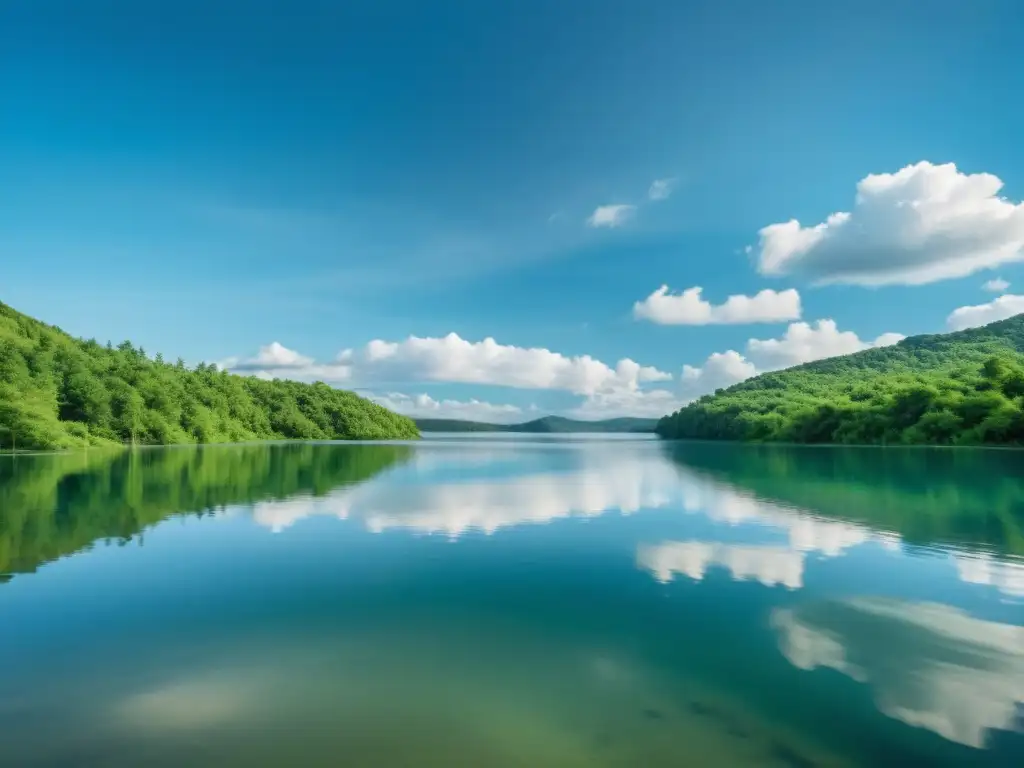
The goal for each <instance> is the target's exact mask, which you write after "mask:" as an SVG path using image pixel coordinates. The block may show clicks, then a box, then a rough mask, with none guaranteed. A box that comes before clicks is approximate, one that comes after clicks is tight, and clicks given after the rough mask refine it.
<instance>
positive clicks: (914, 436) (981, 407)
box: [657, 315, 1024, 445]
mask: <svg viewBox="0 0 1024 768" xmlns="http://www.w3.org/2000/svg"><path fill="white" fill-rule="evenodd" d="M657 432H658V434H659V435H661V436H663V437H667V438H687V439H710V440H750V441H762V442H790V443H848V444H889V443H903V444H939V445H942V444H946V445H949V444H957V445H972V444H986V445H1024V315H1018V316H1017V317H1013V318H1010V319H1009V320H1003V321H1000V322H998V323H992V324H991V325H987V326H985V327H983V328H972V329H970V330H967V331H960V332H957V333H948V334H938V335H928V336H912V337H910V338H908V339H904V340H903V341H901V342H900V343H899V344H896V345H893V346H890V347H882V348H878V349H869V350H866V351H864V352H858V353H856V354H852V355H844V356H842V357H833V358H829V359H827V360H819V361H816V362H813V363H807V364H805V365H800V366H797V367H795V368H789V369H787V370H784V371H776V372H773V373H766V374H763V375H761V376H756V377H754V378H752V379H748V380H747V381H744V382H742V383H740V384H736V385H735V386H732V387H729V388H728V389H723V390H719V391H718V392H716V393H715V394H713V395H707V396H705V397H702V398H701V399H700V400H697V401H696V402H693V403H691V404H690V405H688V406H686V407H685V408H683V409H681V410H679V411H677V412H676V413H674V414H672V415H671V416H666V417H665V418H663V419H661V421H659V422H658V427H657Z"/></svg>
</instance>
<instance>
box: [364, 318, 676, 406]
mask: <svg viewBox="0 0 1024 768" xmlns="http://www.w3.org/2000/svg"><path fill="white" fill-rule="evenodd" d="M355 365H356V367H357V371H359V374H360V377H362V376H363V375H364V374H365V375H366V376H367V377H369V378H378V379H385V380H406V381H448V382H461V383H466V384H500V385H504V386H509V387H520V388H524V389H558V390H565V391H568V392H573V393H575V394H579V395H591V394H595V393H598V392H608V391H615V390H620V389H636V388H637V387H638V386H640V385H641V384H644V383H648V382H655V381H666V380H668V379H671V378H672V376H671V374H668V373H664V372H663V371H659V370H658V369H656V368H652V367H650V366H642V365H640V364H639V363H636V362H634V361H633V360H630V359H628V358H626V359H623V360H620V361H619V362H618V363H617V364H616V366H615V367H614V368H611V367H610V366H608V365H606V364H605V363H603V362H601V361H600V360H595V359H594V358H592V357H590V356H589V355H581V356H577V357H566V356H564V355H561V354H559V353H557V352H552V351H551V350H548V349H543V348H525V347H515V346H509V345H503V344H499V343H498V342H496V341H495V340H494V339H492V338H486V339H484V340H483V341H478V342H472V341H467V340H465V339H462V338H460V337H459V336H458V335H457V334H454V333H450V334H448V335H447V336H445V337H443V338H419V337H416V336H410V337H409V338H408V339H406V340H405V341H401V342H385V341H371V342H370V343H369V344H367V345H366V349H365V351H364V353H363V355H362V356H361V359H360V358H359V357H357V358H356V362H355Z"/></svg>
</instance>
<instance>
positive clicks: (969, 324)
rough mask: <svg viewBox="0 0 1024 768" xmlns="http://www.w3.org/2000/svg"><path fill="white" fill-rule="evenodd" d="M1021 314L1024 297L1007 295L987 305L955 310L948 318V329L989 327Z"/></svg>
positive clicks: (1023, 309)
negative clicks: (998, 321)
mask: <svg viewBox="0 0 1024 768" xmlns="http://www.w3.org/2000/svg"><path fill="white" fill-rule="evenodd" d="M1021 312H1024V296H1018V295H1014V294H1012V293H1007V294H1005V295H1003V296H1000V297H999V298H997V299H993V300H992V301H990V302H988V303H987V304H975V305H974V306H968V307H958V308H957V309H954V310H953V311H952V312H951V313H950V314H949V317H947V318H946V327H948V328H949V330H951V331H963V330H965V329H967V328H978V327H980V326H982V325H988V324H989V323H994V322H996V321H997V320H1006V319H1007V318H1008V317H1013V316H1014V315H1019V314H1020V313H1021Z"/></svg>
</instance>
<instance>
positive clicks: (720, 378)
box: [680, 349, 757, 398]
mask: <svg viewBox="0 0 1024 768" xmlns="http://www.w3.org/2000/svg"><path fill="white" fill-rule="evenodd" d="M756 375H757V368H755V367H754V364H753V363H751V362H750V361H749V360H747V359H746V358H744V357H743V355H741V354H740V353H739V352H735V351H733V350H731V349H730V350H729V351H728V352H714V353H712V354H711V355H710V356H709V357H708V359H707V360H706V361H705V362H704V365H702V366H701V367H699V368H695V367H694V366H692V365H684V366H683V375H682V377H681V378H680V382H681V386H682V389H683V392H684V393H685V394H687V395H689V396H690V397H693V398H696V397H700V396H701V395H706V394H708V393H710V392H714V391H715V390H716V389H720V388H725V387H731V386H732V385H733V384H739V383H740V382H741V381H744V380H746V379H749V378H750V377H752V376H756Z"/></svg>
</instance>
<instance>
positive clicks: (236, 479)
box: [0, 443, 412, 575]
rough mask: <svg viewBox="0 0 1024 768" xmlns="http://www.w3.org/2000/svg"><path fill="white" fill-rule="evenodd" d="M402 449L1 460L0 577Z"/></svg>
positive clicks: (362, 471)
mask: <svg viewBox="0 0 1024 768" xmlns="http://www.w3.org/2000/svg"><path fill="white" fill-rule="evenodd" d="M411 451H412V449H411V448H410V447H409V446H405V445H323V444H321V445H315V444H309V443H302V444H294V443H261V444H250V445H234V446H196V447H188V446H178V447H173V448H139V449H136V450H128V451H125V450H118V449H112V450H110V449H108V450H102V449H100V450H91V451H77V452H74V453H54V454H40V455H34V456H24V455H6V456H0V575H3V574H5V573H18V572H25V571H33V570H35V569H36V568H37V567H39V566H40V565H41V564H43V563H46V562H49V561H51V560H55V559H57V558H59V557H63V556H65V555H69V554H72V553H74V552H77V551H79V550H81V549H84V548H87V547H89V546H91V545H92V544H93V542H96V541H102V540H116V541H120V542H126V541H128V540H130V539H131V538H133V537H134V536H136V535H137V534H139V533H140V532H142V531H143V530H144V529H146V528H147V527H149V526H152V525H154V524H156V523H158V522H160V521H161V520H164V519H165V518H167V517H169V516H171V515H177V514H195V515H200V516H201V515H205V514H208V513H212V512H214V511H216V510H220V509H224V508H225V507H226V506H228V505H233V504H252V503H254V502H257V501H264V500H271V499H285V498H288V497H290V496H295V495H297V494H306V495H313V496H321V495H324V494H327V493H329V492H330V491H332V490H334V489H335V488H338V487H340V486H344V485H351V484H353V483H358V482H361V481H365V480H367V479H369V478H371V477H373V476H374V475H376V474H377V473H379V472H381V471H382V470H384V469H386V468H387V467H390V466H392V465H394V464H395V463H396V462H400V461H403V460H405V459H406V458H408V457H409V456H410V455H411Z"/></svg>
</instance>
